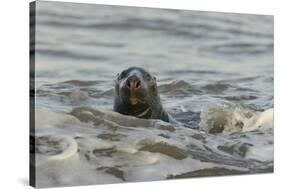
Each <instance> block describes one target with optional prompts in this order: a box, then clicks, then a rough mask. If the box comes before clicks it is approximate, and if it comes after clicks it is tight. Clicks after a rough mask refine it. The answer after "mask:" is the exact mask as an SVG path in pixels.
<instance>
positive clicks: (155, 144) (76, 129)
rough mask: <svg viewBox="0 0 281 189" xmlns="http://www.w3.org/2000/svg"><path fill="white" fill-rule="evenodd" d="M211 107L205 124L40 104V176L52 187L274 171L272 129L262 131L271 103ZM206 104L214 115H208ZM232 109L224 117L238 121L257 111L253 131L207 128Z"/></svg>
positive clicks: (37, 150) (37, 151)
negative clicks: (262, 108)
mask: <svg viewBox="0 0 281 189" xmlns="http://www.w3.org/2000/svg"><path fill="white" fill-rule="evenodd" d="M208 107H209V108H208V109H207V110H209V111H206V110H205V111H203V114H202V115H201V122H200V126H201V127H200V129H202V130H200V129H190V128H185V127H181V126H179V125H174V124H170V123H166V122H163V121H161V120H146V119H138V118H135V117H132V116H125V115H121V114H118V113H116V112H111V111H105V110H100V109H97V108H91V107H77V108H73V109H72V110H71V111H70V112H58V111H53V110H50V109H47V108H37V109H36V117H35V128H36V134H35V136H34V137H35V140H36V141H37V142H36V143H35V145H36V146H35V150H34V153H35V155H36V158H37V159H36V161H35V163H36V169H37V173H38V177H39V178H40V179H38V181H39V183H38V184H39V185H40V186H41V187H43V186H45V187H47V186H49V187H51V186H69V185H73V184H80V185H83V184H101V183H115V182H124V181H129V182H133V181H151V180H163V179H171V178H180V177H185V178H186V177H193V176H196V175H197V176H204V175H205V174H206V175H212V176H214V175H219V173H218V172H216V170H224V173H227V174H235V173H257V172H270V170H272V169H271V168H272V166H273V162H272V158H273V153H272V152H273V151H272V150H273V145H272V143H270V141H272V140H273V139H272V135H270V134H268V137H267V134H266V133H263V134H260V133H259V132H258V131H259V129H265V128H262V127H260V126H261V125H264V124H265V123H266V122H270V121H271V118H272V117H270V116H271V112H272V110H268V111H266V112H263V113H257V112H252V111H248V110H247V112H246V110H244V109H242V108H240V109H236V110H235V108H233V107H228V108H222V107H219V106H216V107H213V108H210V106H208ZM204 112H205V113H206V112H208V113H209V114H210V115H209V116H207V117H206V114H205V113H204ZM225 112H232V114H231V113H225ZM218 114H220V116H218ZM226 114H228V116H232V120H233V119H234V118H235V120H236V118H237V117H239V116H240V120H237V121H236V122H234V121H230V122H227V121H226V123H228V125H229V124H230V123H231V124H234V125H235V126H237V124H236V123H239V122H240V121H241V120H246V119H247V120H253V118H254V117H255V118H256V119H255V120H257V121H256V122H252V123H254V125H255V126H253V127H247V128H248V130H247V131H246V130H245V128H246V127H245V128H242V129H241V128H240V130H239V132H236V133H234V130H235V129H232V130H231V129H226V130H227V131H228V132H229V134H227V135H219V134H216V135H214V134H212V133H213V132H210V130H209V129H205V128H210V126H211V125H216V124H212V123H213V122H215V123H218V122H219V121H217V120H218V119H222V118H223V117H225V116H226ZM214 115H217V116H214ZM243 116H244V117H243ZM265 117H267V118H266V119H267V120H266V119H265ZM229 119H231V118H229ZM208 120H211V121H208ZM220 122H222V121H220ZM203 123H205V124H208V126H206V127H205V126H204V125H203ZM257 125H259V126H257ZM225 128H227V126H225ZM228 128H232V127H231V126H228ZM205 130H206V131H207V132H204V131H205ZM226 130H225V131H224V133H226ZM250 131H251V132H250ZM209 132H210V133H209ZM238 139H239V140H238ZM265 151H266V152H267V153H265ZM168 164H169V169H167V165H168ZM191 164H192V166H190V165H191ZM70 165H71V166H70ZM77 170H79V171H77ZM73 173H74V174H73ZM76 173H77V174H76ZM201 173H202V175H200V174H201ZM49 175H53V176H52V177H50V176H49Z"/></svg>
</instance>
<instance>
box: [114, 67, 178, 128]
mask: <svg viewBox="0 0 281 189" xmlns="http://www.w3.org/2000/svg"><path fill="white" fill-rule="evenodd" d="M113 109H114V111H115V112H118V113H121V114H124V115H131V116H135V117H138V118H142V119H160V120H163V121H165V122H171V120H172V118H171V117H170V115H169V114H168V113H167V112H166V111H165V109H164V108H163V106H162V104H161V100H160V96H159V93H158V89H157V83H156V78H155V77H154V76H153V75H152V74H151V73H149V72H148V71H147V70H145V69H143V68H140V67H130V68H128V69H126V70H123V71H122V72H121V73H120V74H117V78H116V80H115V93H114V107H113Z"/></svg>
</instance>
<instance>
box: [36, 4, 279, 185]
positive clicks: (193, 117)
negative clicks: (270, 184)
mask: <svg viewBox="0 0 281 189" xmlns="http://www.w3.org/2000/svg"><path fill="white" fill-rule="evenodd" d="M36 11H37V15H36V36H35V49H34V50H35V51H33V52H35V70H36V72H35V134H34V133H32V138H33V139H34V140H35V142H36V143H35V144H36V145H35V146H34V151H33V152H32V153H35V157H36V161H35V162H33V163H34V164H35V168H36V174H37V176H36V183H37V185H38V186H39V187H52V186H72V185H88V184H107V183H120V182H137V181H152V180H165V179H173V178H189V177H198V176H215V175H233V174H250V173H266V172H273V164H274V160H273V146H274V145H273V144H274V141H273V134H274V130H273V107H274V104H273V18H272V17H271V16H258V15H238V14H222V13H207V12H192V11H179V10H158V9H145V8H128V7H112V6H102V5H82V4H65V3H55V2H53V3H48V2H39V3H38V4H37V9H36ZM33 55H34V54H33ZM129 66H140V67H144V68H146V69H148V70H150V71H151V72H152V73H153V74H154V75H155V76H156V77H157V83H158V90H159V93H160V95H161V99H162V103H163V106H164V107H165V109H166V110H167V111H168V112H169V113H170V114H171V115H172V116H173V117H174V118H175V119H176V120H178V121H179V122H181V123H184V125H185V126H183V125H176V124H170V123H166V122H163V121H161V120H143V119H137V118H134V117H131V116H124V115H120V114H118V113H115V112H113V111H112V108H113V107H112V106H113V96H114V91H113V87H114V79H115V77H116V74H117V73H118V72H120V71H122V70H123V69H125V68H128V67H129Z"/></svg>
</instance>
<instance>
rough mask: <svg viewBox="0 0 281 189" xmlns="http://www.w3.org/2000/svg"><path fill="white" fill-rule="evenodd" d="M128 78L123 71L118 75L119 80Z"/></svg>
mask: <svg viewBox="0 0 281 189" xmlns="http://www.w3.org/2000/svg"><path fill="white" fill-rule="evenodd" d="M125 77H126V73H125V72H124V71H123V72H121V74H119V75H118V79H124V78H125Z"/></svg>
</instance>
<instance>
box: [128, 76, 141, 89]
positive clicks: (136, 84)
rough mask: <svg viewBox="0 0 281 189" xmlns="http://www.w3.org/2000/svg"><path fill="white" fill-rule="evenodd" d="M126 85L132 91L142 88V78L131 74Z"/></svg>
mask: <svg viewBox="0 0 281 189" xmlns="http://www.w3.org/2000/svg"><path fill="white" fill-rule="evenodd" d="M126 86H127V87H128V88H129V89H130V91H135V90H138V89H140V88H141V80H140V79H139V78H138V77H137V76H136V75H133V76H130V77H129V78H128V79H127V81H126Z"/></svg>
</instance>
